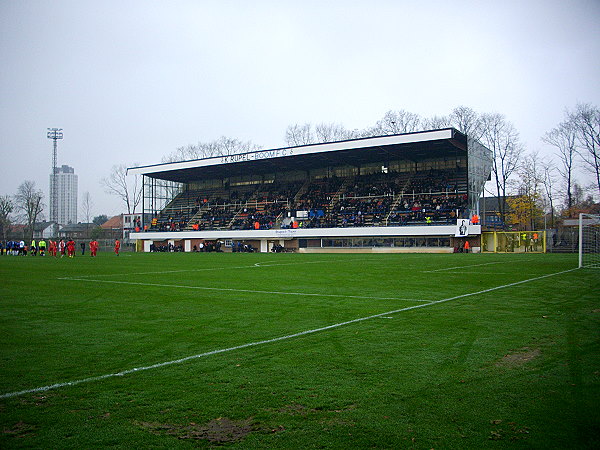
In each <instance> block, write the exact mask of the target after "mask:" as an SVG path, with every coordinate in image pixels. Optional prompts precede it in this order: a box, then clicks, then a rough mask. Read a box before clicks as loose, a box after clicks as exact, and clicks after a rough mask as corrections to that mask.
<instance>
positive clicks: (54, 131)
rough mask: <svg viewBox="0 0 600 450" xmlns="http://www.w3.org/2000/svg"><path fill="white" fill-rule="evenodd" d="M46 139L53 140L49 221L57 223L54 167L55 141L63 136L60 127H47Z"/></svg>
mask: <svg viewBox="0 0 600 450" xmlns="http://www.w3.org/2000/svg"><path fill="white" fill-rule="evenodd" d="M47 136H48V139H52V140H53V141H54V151H53V152H52V184H51V185H50V204H51V205H52V208H51V210H50V211H51V213H50V221H51V222H55V223H58V189H57V186H56V185H57V183H58V180H57V176H56V175H57V173H56V171H57V167H56V151H57V148H58V144H57V141H58V140H59V139H62V138H63V132H62V128H48V134H47Z"/></svg>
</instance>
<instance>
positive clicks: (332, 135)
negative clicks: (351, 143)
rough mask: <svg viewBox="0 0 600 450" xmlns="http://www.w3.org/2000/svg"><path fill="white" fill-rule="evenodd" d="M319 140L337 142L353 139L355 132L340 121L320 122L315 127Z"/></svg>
mask: <svg viewBox="0 0 600 450" xmlns="http://www.w3.org/2000/svg"><path fill="white" fill-rule="evenodd" d="M315 137H316V140H317V142H335V141H344V140H346V139H352V137H353V133H352V132H351V131H348V130H346V129H345V128H344V126H343V125H341V124H339V123H320V124H318V125H317V126H316V127H315Z"/></svg>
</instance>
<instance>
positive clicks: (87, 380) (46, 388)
mask: <svg viewBox="0 0 600 450" xmlns="http://www.w3.org/2000/svg"><path fill="white" fill-rule="evenodd" d="M575 270H578V268H575V269H568V270H562V271H560V272H554V273H550V274H546V275H541V276H538V277H534V278H529V279H527V280H521V281H515V282H514V283H509V284H504V285H502V286H496V287H493V288H489V289H483V290H481V291H476V292H469V293H467V294H461V295H456V296H454V297H448V298H443V299H441V300H435V301H432V302H429V303H422V304H420V305H414V306H408V307H405V308H400V309H395V310H393V311H386V312H383V313H380V314H373V315H371V316H366V317H359V318H358V319H353V320H348V321H345V322H339V323H335V324H333V325H328V326H325V327H320V328H314V329H312V330H305V331H301V332H299V333H294V334H288V335H286V336H279V337H276V338H273V339H266V340H263V341H256V342H249V343H246V344H242V345H237V346H235V347H229V348H223V349H218V350H212V351H209V352H205V353H199V354H197V355H191V356H186V357H184V358H180V359H175V360H172V361H165V362H161V363H157V364H152V365H150V366H144V367H134V368H133V369H128V370H123V371H121V372H116V373H110V374H105V375H99V376H95V377H89V378H82V379H80V380H74V381H67V382H63V383H55V384H51V385H48V386H41V387H37V388H33V389H25V390H22V391H16V392H7V393H5V394H0V399H4V398H12V397H18V396H21V395H25V394H34V393H38V392H46V391H49V390H52V389H59V388H63V387H67V386H76V385H79V384H83V383H91V382H95V381H102V380H106V379H108V378H115V377H122V376H125V375H129V374H132V373H136V372H142V371H146V370H151V369H159V368H161V367H166V366H171V365H174V364H181V363H184V362H187V361H192V360H194V359H199V358H205V357H207V356H211V355H218V354H220V353H226V352H232V351H235V350H241V349H245V348H249V347H256V346H259V345H266V344H272V343H274V342H280V341H285V340H288V339H294V338H297V337H301V336H306V335H309V334H314V333H319V332H322V331H327V330H332V329H335V328H339V327H343V326H346V325H350V324H354V323H359V322H364V321H366V320H371V319H376V318H383V317H385V316H390V315H393V314H398V313H401V312H404V311H410V310H413V309H418V308H425V307H427V306H433V305H437V304H439V303H446V302H450V301H453V300H458V299H461V298H465V297H472V296H476V295H481V294H486V293H488V292H493V291H497V290H500V289H506V288H510V287H513V286H518V285H520V284H525V283H530V282H532V281H537V280H542V279H544V278H549V277H553V276H556V275H562V274H565V273H569V272H573V271H575Z"/></svg>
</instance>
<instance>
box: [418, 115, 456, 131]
mask: <svg viewBox="0 0 600 450" xmlns="http://www.w3.org/2000/svg"><path fill="white" fill-rule="evenodd" d="M421 124H422V126H423V129H424V130H438V129H440V128H449V127H451V126H452V120H451V119H450V116H433V117H429V118H425V119H423V120H422V122H421Z"/></svg>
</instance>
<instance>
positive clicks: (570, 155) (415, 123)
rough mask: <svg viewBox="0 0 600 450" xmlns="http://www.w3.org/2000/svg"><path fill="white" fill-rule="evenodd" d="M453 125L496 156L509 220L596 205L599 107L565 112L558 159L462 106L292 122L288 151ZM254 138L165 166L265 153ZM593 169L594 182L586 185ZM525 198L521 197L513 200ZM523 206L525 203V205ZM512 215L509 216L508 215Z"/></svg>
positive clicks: (172, 157) (217, 145)
mask: <svg viewBox="0 0 600 450" xmlns="http://www.w3.org/2000/svg"><path fill="white" fill-rule="evenodd" d="M448 127H453V128H456V129H457V130H458V131H460V132H462V133H464V134H466V135H468V136H469V137H471V138H474V139H476V140H478V141H479V142H481V143H482V144H483V145H485V146H486V147H487V148H489V149H490V150H491V152H492V181H493V185H494V189H492V190H489V191H488V192H487V193H488V194H490V195H493V196H496V197H498V199H499V201H498V209H499V211H498V213H499V216H500V218H501V220H502V222H503V223H506V222H507V221H509V222H513V223H517V224H519V225H520V226H521V227H526V226H530V227H534V226H535V225H536V223H535V220H536V219H539V218H540V217H542V216H544V214H545V213H548V214H549V215H550V220H551V224H552V225H554V218H555V215H556V213H557V210H558V211H559V212H560V214H562V215H565V216H568V215H572V214H574V213H576V210H577V209H578V208H579V209H581V208H584V209H587V210H589V209H590V208H591V209H593V208H594V205H595V204H596V203H595V202H594V199H593V195H592V193H595V194H596V195H600V109H598V107H597V106H594V105H591V104H585V103H579V104H577V105H576V107H575V108H574V109H573V110H571V111H570V110H566V111H565V114H564V120H563V121H562V122H561V123H559V124H558V125H556V127H554V128H552V129H551V130H549V131H548V132H547V133H545V134H544V136H542V137H541V140H542V142H544V143H546V144H548V145H550V146H551V147H552V148H553V152H552V154H551V155H541V154H540V152H539V151H538V150H529V151H527V150H526V149H525V147H524V145H523V143H522V142H521V140H520V137H519V133H518V131H517V129H516V128H515V127H514V125H513V124H512V123H511V122H510V121H509V120H507V118H506V117H505V116H504V115H503V114H500V113H479V112H477V111H475V110H473V109H472V108H469V107H467V106H458V107H456V108H454V109H453V110H452V111H451V112H450V113H449V114H447V115H443V116H433V117H422V116H420V115H419V114H415V113H412V112H410V111H406V110H396V111H393V110H390V111H388V112H386V113H385V115H384V116H383V117H382V118H381V119H380V120H378V121H377V122H376V123H375V124H374V125H373V126H370V127H366V128H364V129H361V130H359V129H353V130H350V129H347V128H346V127H344V126H343V125H342V124H339V123H319V124H316V125H313V124H311V123H304V124H293V125H290V126H288V127H287V129H286V131H285V138H284V139H285V144H286V145H287V146H290V147H292V146H298V145H310V144H318V143H323V142H332V141H341V140H349V139H359V138H366V137H373V136H383V135H391V134H401V133H410V132H417V131H426V130H432V129H439V128H448ZM260 149H261V147H260V146H259V145H256V144H254V143H252V142H250V141H246V142H244V141H240V140H237V139H232V138H226V137H221V138H220V139H218V140H215V141H211V142H199V143H197V144H190V145H187V146H184V147H179V148H177V149H176V150H175V151H173V152H172V153H170V154H168V155H166V156H165V157H163V159H162V161H163V162H165V163H167V162H176V161H185V160H192V159H199V158H209V157H215V156H224V155H231V154H235V153H245V152H250V151H256V150H260ZM584 172H588V173H589V174H591V175H592V178H593V180H594V182H592V183H591V184H589V185H584V184H582V183H583V181H582V175H583V173H584ZM514 195H518V197H519V200H518V201H517V199H515V198H514ZM523 202H524V203H523ZM509 212H510V215H509Z"/></svg>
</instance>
